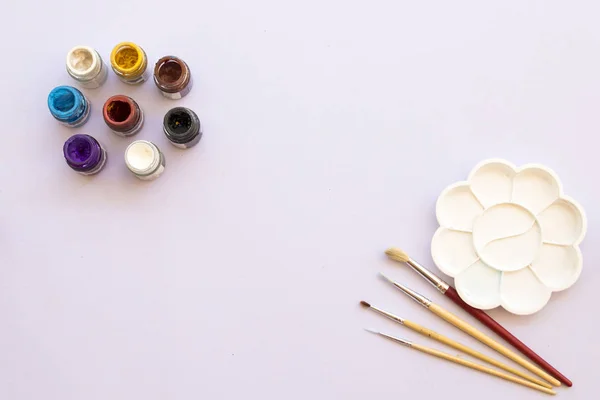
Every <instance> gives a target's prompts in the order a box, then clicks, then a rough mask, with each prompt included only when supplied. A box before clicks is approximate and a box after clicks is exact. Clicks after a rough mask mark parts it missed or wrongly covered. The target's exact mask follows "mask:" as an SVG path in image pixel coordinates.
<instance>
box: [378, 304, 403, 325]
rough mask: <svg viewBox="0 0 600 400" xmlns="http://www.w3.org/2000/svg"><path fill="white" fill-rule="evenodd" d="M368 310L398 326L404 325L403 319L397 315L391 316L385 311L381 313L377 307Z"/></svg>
mask: <svg viewBox="0 0 600 400" xmlns="http://www.w3.org/2000/svg"><path fill="white" fill-rule="evenodd" d="M370 308H372V309H373V310H374V311H376V312H378V313H379V314H381V315H383V316H384V317H387V318H389V319H391V320H392V321H396V322H398V323H400V324H404V318H400V317H399V316H397V315H394V314H391V313H389V312H387V311H383V310H382V309H380V308H377V307H373V306H371V307H370Z"/></svg>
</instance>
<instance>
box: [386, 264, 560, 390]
mask: <svg viewBox="0 0 600 400" xmlns="http://www.w3.org/2000/svg"><path fill="white" fill-rule="evenodd" d="M381 276H383V277H384V278H385V279H386V280H387V281H388V282H390V283H391V284H392V285H394V286H396V287H397V288H398V289H400V290H401V291H402V293H404V294H406V295H407V296H409V297H410V298H411V299H413V300H414V301H416V302H417V303H419V304H420V305H422V306H423V307H425V308H426V309H428V310H429V311H431V312H432V313H434V314H435V315H437V316H438V317H440V318H442V319H443V320H444V321H446V322H448V323H450V324H452V325H454V326H455V327H457V328H458V329H460V330H461V331H463V332H465V333H468V334H469V335H471V336H473V337H474V338H475V339H477V340H479V341H480V342H481V343H483V344H485V345H487V346H488V347H491V348H492V349H494V350H496V351H497V352H498V353H500V354H502V355H503V356H505V357H508V358H510V359H511V360H513V361H514V362H516V363H517V364H519V365H520V366H522V367H523V368H525V369H527V370H529V371H530V372H532V373H534V374H536V375H537V376H539V377H540V378H542V379H545V380H547V381H548V382H550V384H552V385H553V386H560V382H559V381H558V380H556V378H554V377H553V376H551V375H550V374H548V373H547V372H546V371H544V370H542V369H541V368H539V367H537V366H536V365H533V364H532V363H530V362H529V361H527V360H526V359H524V358H523V357H521V356H519V355H518V354H517V353H515V352H514V351H512V350H510V349H508V348H506V347H504V346H502V345H501V344H500V343H498V342H496V341H495V340H494V339H492V338H491V337H489V336H487V335H486V334H484V333H483V332H481V331H479V330H477V329H476V328H475V327H473V326H472V325H469V324H468V323H467V322H465V321H463V320H462V319H460V318H458V317H457V316H456V315H454V314H452V313H451V312H450V311H447V310H445V309H444V308H442V307H440V306H438V305H437V304H435V303H433V302H432V301H431V300H429V299H428V298H426V297H425V296H422V295H421V294H419V293H417V292H415V291H413V290H411V289H409V288H407V287H406V286H403V285H401V284H399V283H398V282H395V281H393V280H391V279H390V278H388V277H387V276H385V275H384V274H381Z"/></svg>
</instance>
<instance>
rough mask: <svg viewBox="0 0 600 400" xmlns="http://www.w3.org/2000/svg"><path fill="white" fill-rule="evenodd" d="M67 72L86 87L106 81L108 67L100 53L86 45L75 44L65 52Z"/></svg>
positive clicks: (96, 86)
mask: <svg viewBox="0 0 600 400" xmlns="http://www.w3.org/2000/svg"><path fill="white" fill-rule="evenodd" d="M67 73H68V74H69V75H70V76H71V78H73V79H75V80H76V81H77V82H78V83H79V84H80V85H81V86H82V87H84V88H86V89H95V88H98V87H100V86H102V85H103V84H104V82H106V77H107V76H108V68H107V66H106V64H104V61H102V57H100V54H98V52H97V51H96V50H94V49H92V48H91V47H88V46H75V47H73V48H72V49H71V50H70V51H69V52H68V53H67Z"/></svg>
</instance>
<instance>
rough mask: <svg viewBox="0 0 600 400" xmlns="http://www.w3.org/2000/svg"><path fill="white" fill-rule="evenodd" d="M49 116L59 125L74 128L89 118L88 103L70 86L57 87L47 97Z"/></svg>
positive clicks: (81, 94)
mask: <svg viewBox="0 0 600 400" xmlns="http://www.w3.org/2000/svg"><path fill="white" fill-rule="evenodd" d="M48 109H49V110H50V114H52V116H53V117H54V118H55V119H56V120H57V121H58V122H60V123H61V124H63V125H65V126H68V127H69V128H76V127H78V126H81V125H83V124H85V123H86V122H87V120H88V118H89V116H90V102H89V100H88V99H87V98H86V97H85V96H84V95H83V93H81V92H80V91H79V90H77V89H75V88H74V87H72V86H57V87H55V88H54V89H52V91H51V92H50V94H49V95H48Z"/></svg>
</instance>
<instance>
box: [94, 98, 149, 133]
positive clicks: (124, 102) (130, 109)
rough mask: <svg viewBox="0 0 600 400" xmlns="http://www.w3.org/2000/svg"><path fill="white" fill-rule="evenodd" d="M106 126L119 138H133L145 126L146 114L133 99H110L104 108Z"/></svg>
mask: <svg viewBox="0 0 600 400" xmlns="http://www.w3.org/2000/svg"><path fill="white" fill-rule="evenodd" d="M102 115H103V117H104V122H106V125H108V127H109V128H110V129H111V130H112V131H113V132H114V133H116V134H117V135H119V136H123V137H126V136H133V135H135V134H136V133H138V132H139V131H140V129H142V125H144V113H143V112H142V109H141V108H140V106H139V105H138V103H136V101H135V100H133V99H132V98H131V97H128V96H124V95H116V96H112V97H109V98H108V100H106V102H105V103H104V107H102Z"/></svg>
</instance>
